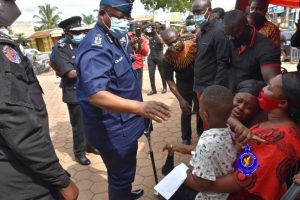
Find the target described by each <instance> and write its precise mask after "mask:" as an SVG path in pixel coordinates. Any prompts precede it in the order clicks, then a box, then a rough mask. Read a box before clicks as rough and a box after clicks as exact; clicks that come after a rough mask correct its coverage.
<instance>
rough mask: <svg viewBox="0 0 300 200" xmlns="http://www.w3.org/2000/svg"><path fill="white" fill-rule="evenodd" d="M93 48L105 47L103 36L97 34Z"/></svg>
mask: <svg viewBox="0 0 300 200" xmlns="http://www.w3.org/2000/svg"><path fill="white" fill-rule="evenodd" d="M92 46H97V47H101V48H102V47H103V45H102V36H101V34H99V33H98V34H97V35H96V37H95V39H94V42H93V44H92Z"/></svg>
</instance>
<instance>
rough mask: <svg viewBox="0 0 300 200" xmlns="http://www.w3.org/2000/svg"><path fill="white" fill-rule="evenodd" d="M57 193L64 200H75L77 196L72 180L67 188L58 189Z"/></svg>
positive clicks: (76, 188) (76, 189)
mask: <svg viewBox="0 0 300 200" xmlns="http://www.w3.org/2000/svg"><path fill="white" fill-rule="evenodd" d="M59 192H60V194H61V195H62V196H63V198H64V200H76V199H77V198H78V195H79V190H78V187H77V186H76V185H75V183H74V182H73V181H72V180H71V181H70V184H69V185H68V186H67V187H65V188H60V189H59Z"/></svg>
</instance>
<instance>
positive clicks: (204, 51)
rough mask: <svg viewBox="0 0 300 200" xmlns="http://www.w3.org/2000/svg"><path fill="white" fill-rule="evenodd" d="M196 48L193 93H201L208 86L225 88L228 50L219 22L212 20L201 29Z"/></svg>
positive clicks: (226, 40) (227, 43)
mask: <svg viewBox="0 0 300 200" xmlns="http://www.w3.org/2000/svg"><path fill="white" fill-rule="evenodd" d="M197 48H198V50H197V56H196V60H195V65H194V71H195V75H194V76H195V82H194V91H196V92H202V91H203V90H204V89H205V88H206V87H207V86H210V85H223V86H227V81H228V80H227V70H228V69H229V60H230V48H229V40H228V38H227V36H226V35H225V33H224V31H223V25H222V23H221V22H220V21H218V20H212V21H210V22H209V24H208V26H207V27H204V28H203V29H202V31H201V34H200V36H199V37H198V41H197Z"/></svg>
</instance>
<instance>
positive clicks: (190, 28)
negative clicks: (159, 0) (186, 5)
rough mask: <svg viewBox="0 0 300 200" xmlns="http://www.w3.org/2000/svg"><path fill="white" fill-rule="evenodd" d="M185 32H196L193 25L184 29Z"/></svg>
mask: <svg viewBox="0 0 300 200" xmlns="http://www.w3.org/2000/svg"><path fill="white" fill-rule="evenodd" d="M185 29H186V31H187V32H190V33H191V32H194V31H195V30H196V26H195V25H190V26H187V27H185Z"/></svg>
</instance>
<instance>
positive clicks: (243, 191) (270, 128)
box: [185, 72, 300, 200]
mask: <svg viewBox="0 0 300 200" xmlns="http://www.w3.org/2000/svg"><path fill="white" fill-rule="evenodd" d="M258 100H259V105H260V107H261V109H263V110H264V111H266V112H267V113H268V120H267V121H265V122H263V123H260V124H257V125H255V126H253V127H252V128H251V132H252V134H253V135H256V136H259V137H260V138H262V139H264V140H265V142H264V143H261V142H258V141H254V140H250V141H249V143H248V144H249V145H250V146H251V151H252V152H253V153H254V154H255V155H256V158H257V161H258V165H259V167H258V168H257V169H256V171H253V173H252V174H251V175H245V174H244V173H242V172H241V171H240V170H235V171H234V172H233V173H232V174H229V175H226V176H223V177H221V178H219V179H217V181H216V182H213V183H212V184H211V185H210V186H209V187H207V188H205V189H204V188H199V187H198V186H197V183H196V182H195V181H193V180H192V179H189V181H187V182H185V186H187V187H189V188H192V189H194V190H196V191H199V192H220V193H231V195H230V197H229V199H230V200H277V199H278V200H279V199H280V197H281V196H282V195H283V194H284V192H285V191H286V189H285V180H286V178H287V176H288V172H289V170H290V169H291V168H292V167H293V166H294V165H295V164H296V162H297V161H298V160H299V158H300V130H299V128H298V127H297V125H296V123H295V122H294V121H293V120H292V118H291V116H290V114H289V109H290V108H295V107H296V108H298V109H299V107H300V105H299V102H300V73H299V72H292V73H286V74H283V75H278V76H276V77H275V78H274V79H272V80H271V81H270V83H269V84H268V86H266V87H264V88H263V90H262V92H261V93H260V96H259V98H258Z"/></svg>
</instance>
